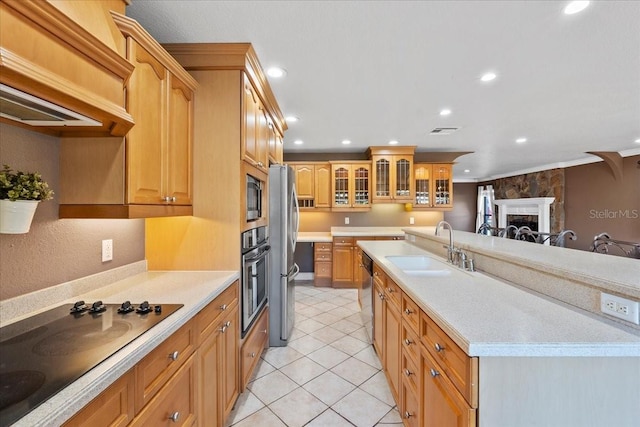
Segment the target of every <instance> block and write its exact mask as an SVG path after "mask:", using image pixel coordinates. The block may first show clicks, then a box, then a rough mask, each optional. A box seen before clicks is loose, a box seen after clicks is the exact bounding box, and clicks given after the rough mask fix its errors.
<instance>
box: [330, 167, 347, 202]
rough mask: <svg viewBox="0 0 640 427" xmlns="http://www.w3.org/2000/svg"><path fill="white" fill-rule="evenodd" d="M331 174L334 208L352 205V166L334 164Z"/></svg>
mask: <svg viewBox="0 0 640 427" xmlns="http://www.w3.org/2000/svg"><path fill="white" fill-rule="evenodd" d="M331 174H332V180H331V206H332V207H334V208H348V207H351V200H350V190H351V180H350V176H351V166H350V165H332V166H331Z"/></svg>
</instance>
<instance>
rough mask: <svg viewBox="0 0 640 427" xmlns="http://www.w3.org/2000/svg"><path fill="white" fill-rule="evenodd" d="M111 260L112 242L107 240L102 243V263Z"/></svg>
mask: <svg viewBox="0 0 640 427" xmlns="http://www.w3.org/2000/svg"><path fill="white" fill-rule="evenodd" d="M112 259H113V240H112V239H107V240H103V241H102V262H107V261H111V260H112Z"/></svg>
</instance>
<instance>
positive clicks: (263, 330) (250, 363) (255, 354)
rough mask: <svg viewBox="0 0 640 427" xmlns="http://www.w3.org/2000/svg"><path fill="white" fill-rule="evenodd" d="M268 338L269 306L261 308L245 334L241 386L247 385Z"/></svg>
mask: <svg viewBox="0 0 640 427" xmlns="http://www.w3.org/2000/svg"><path fill="white" fill-rule="evenodd" d="M268 340H269V308H266V309H265V310H263V312H262V314H261V315H260V318H259V319H258V321H257V322H256V323H255V324H254V326H253V328H252V329H251V332H249V335H247V338H246V339H245V340H244V344H243V345H242V357H241V358H242V388H243V389H244V387H246V386H247V383H249V380H250V379H251V374H252V373H253V370H254V368H255V367H256V364H257V363H258V361H259V360H260V355H261V354H262V351H263V350H264V348H265V346H266V345H267V341H268Z"/></svg>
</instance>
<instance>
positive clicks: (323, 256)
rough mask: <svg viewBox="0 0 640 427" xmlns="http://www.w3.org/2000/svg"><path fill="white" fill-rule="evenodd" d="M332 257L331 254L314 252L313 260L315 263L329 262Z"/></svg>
mask: <svg viewBox="0 0 640 427" xmlns="http://www.w3.org/2000/svg"><path fill="white" fill-rule="evenodd" d="M332 255H333V254H332V253H331V252H322V251H316V252H315V254H314V257H313V258H314V260H315V261H331V259H332Z"/></svg>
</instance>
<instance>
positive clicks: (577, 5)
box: [564, 1, 590, 15]
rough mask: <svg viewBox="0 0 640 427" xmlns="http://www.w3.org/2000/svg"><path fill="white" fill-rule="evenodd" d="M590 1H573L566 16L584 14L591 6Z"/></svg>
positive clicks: (566, 8) (566, 9) (566, 10)
mask: <svg viewBox="0 0 640 427" xmlns="http://www.w3.org/2000/svg"><path fill="white" fill-rule="evenodd" d="M589 3H590V2H588V1H572V2H570V3H569V4H568V5H567V6H566V7H565V8H564V13H565V15H573V14H574V13H578V12H582V11H583V10H585V9H586V8H587V6H589Z"/></svg>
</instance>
